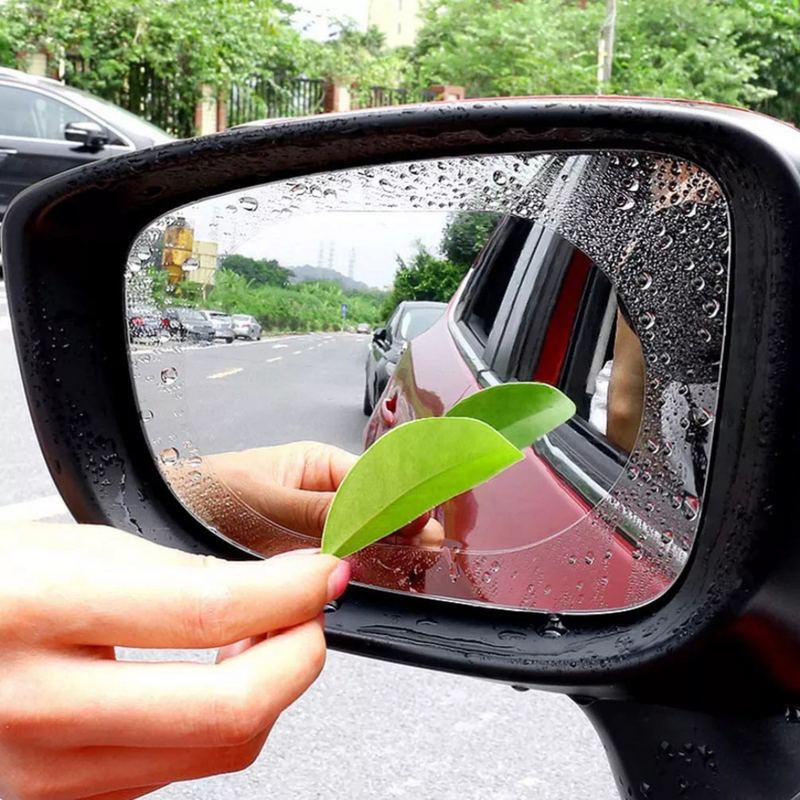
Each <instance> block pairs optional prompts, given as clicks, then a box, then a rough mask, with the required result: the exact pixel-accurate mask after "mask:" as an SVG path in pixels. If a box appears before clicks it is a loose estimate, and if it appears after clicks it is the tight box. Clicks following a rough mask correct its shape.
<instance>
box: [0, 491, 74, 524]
mask: <svg viewBox="0 0 800 800" xmlns="http://www.w3.org/2000/svg"><path fill="white" fill-rule="evenodd" d="M63 514H69V509H68V508H67V507H66V506H65V505H64V501H63V500H62V499H61V498H60V497H59V496H58V495H57V494H54V495H50V496H49V497H40V498H39V499H38V500H26V501H25V502H23V503H14V504H13V505H10V506H0V523H4V522H34V521H35V520H39V519H47V518H48V517H59V516H61V515H63Z"/></svg>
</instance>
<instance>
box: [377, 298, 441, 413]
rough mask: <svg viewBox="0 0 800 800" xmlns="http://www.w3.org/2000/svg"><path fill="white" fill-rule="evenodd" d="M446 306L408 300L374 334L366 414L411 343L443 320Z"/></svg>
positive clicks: (381, 392)
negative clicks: (439, 320) (384, 325)
mask: <svg viewBox="0 0 800 800" xmlns="http://www.w3.org/2000/svg"><path fill="white" fill-rule="evenodd" d="M446 308H447V304H446V303H432V302H421V301H411V300H406V301H404V302H402V303H400V305H399V306H398V307H397V308H396V309H395V311H394V313H393V314H392V316H391V317H390V319H389V321H388V322H387V323H386V327H385V328H378V329H377V330H376V331H375V332H374V333H373V334H372V341H371V342H370V346H369V352H368V353H367V365H366V374H365V383H364V413H365V414H367V415H369V414H371V413H372V410H373V408H374V407H375V404H376V403H377V402H378V398H380V396H381V395H382V394H383V391H384V389H385V388H386V384H387V383H388V382H389V379H390V378H391V377H392V375H393V374H394V371H395V368H396V366H397V361H398V359H399V358H400V356H401V355H402V354H403V353H404V352H405V349H406V348H407V347H408V343H409V342H410V341H411V340H412V339H413V338H414V337H415V336H419V335H420V334H421V333H424V332H425V331H426V330H428V328H430V327H431V325H433V324H434V323H435V322H436V321H437V320H438V319H440V318H441V316H442V314H444V311H445V309H446Z"/></svg>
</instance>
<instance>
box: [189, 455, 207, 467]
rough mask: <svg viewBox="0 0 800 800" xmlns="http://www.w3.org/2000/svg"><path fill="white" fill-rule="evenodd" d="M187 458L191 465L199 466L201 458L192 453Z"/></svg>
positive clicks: (201, 461)
mask: <svg viewBox="0 0 800 800" xmlns="http://www.w3.org/2000/svg"><path fill="white" fill-rule="evenodd" d="M187 460H188V463H189V464H190V465H191V466H193V467H199V466H200V465H201V464H202V463H203V459H202V458H201V457H200V456H198V455H194V456H192V457H191V458H189V459H187Z"/></svg>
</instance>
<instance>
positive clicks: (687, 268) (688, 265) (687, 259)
mask: <svg viewBox="0 0 800 800" xmlns="http://www.w3.org/2000/svg"><path fill="white" fill-rule="evenodd" d="M694 267H695V263H694V259H693V258H692V257H691V256H684V257H683V258H682V259H681V269H682V270H683V271H684V272H691V271H692V270H693V269H694Z"/></svg>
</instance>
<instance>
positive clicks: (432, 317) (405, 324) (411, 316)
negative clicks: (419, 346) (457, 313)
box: [400, 305, 445, 340]
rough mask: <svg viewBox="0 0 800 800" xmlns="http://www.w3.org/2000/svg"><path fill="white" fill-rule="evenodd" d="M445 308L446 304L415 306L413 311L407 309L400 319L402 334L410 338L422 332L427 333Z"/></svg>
mask: <svg viewBox="0 0 800 800" xmlns="http://www.w3.org/2000/svg"><path fill="white" fill-rule="evenodd" d="M444 309H445V306H444V305H443V306H442V307H441V308H435V307H428V308H415V309H413V310H411V311H406V313H405V314H403V318H402V319H401V320H400V336H402V338H403V339H406V340H409V339H413V338H414V337H415V336H419V335H420V334H421V333H425V331H426V330H428V328H430V327H431V325H433V323H434V322H436V320H437V319H439V317H441V316H442V314H443V313H444Z"/></svg>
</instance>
